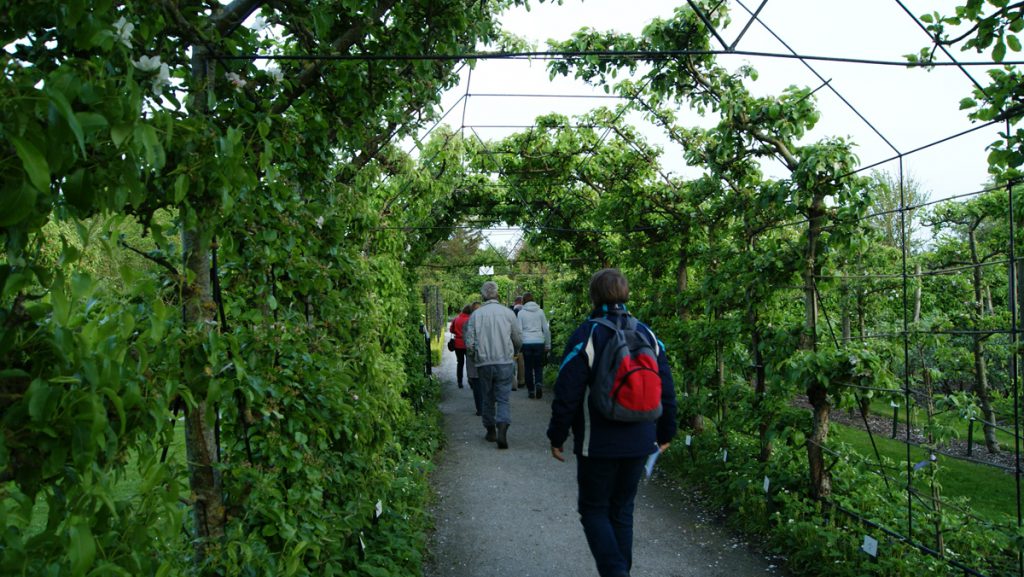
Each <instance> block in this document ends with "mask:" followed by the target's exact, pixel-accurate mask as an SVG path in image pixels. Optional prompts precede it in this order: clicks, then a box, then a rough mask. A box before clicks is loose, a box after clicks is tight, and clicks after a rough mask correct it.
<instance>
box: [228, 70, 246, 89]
mask: <svg viewBox="0 0 1024 577" xmlns="http://www.w3.org/2000/svg"><path fill="white" fill-rule="evenodd" d="M224 78H227V79H228V82H230V83H231V84H232V85H233V86H234V87H235V90H241V89H242V88H245V79H243V78H242V77H241V76H239V75H238V74H236V73H234V72H227V73H225V74H224Z"/></svg>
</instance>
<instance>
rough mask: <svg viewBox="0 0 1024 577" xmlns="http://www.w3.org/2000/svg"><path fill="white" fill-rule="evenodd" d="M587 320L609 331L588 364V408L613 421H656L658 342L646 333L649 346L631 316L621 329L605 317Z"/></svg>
mask: <svg viewBox="0 0 1024 577" xmlns="http://www.w3.org/2000/svg"><path fill="white" fill-rule="evenodd" d="M590 320H591V321H592V322H594V323H596V324H599V325H601V326H604V327H607V328H609V329H611V330H612V331H613V333H612V336H611V337H610V338H609V339H608V342H607V343H606V344H605V346H604V348H603V349H602V350H601V354H600V356H599V357H597V358H596V359H594V361H593V362H592V364H591V369H592V371H593V375H594V380H593V383H592V384H591V389H590V395H589V397H590V401H589V402H590V405H591V407H592V408H594V409H596V410H597V411H598V412H599V413H600V414H601V415H603V416H605V417H606V418H608V419H610V420H613V421H622V422H627V423H637V422H645V421H655V420H657V419H658V417H660V416H661V412H662V407H661V373H659V372H658V350H657V347H658V344H657V343H658V339H657V338H655V337H654V335H653V334H651V333H649V334H650V336H651V340H652V341H654V343H655V344H654V345H653V346H652V345H651V344H650V343H649V342H648V341H647V339H645V338H644V336H643V335H642V334H641V331H643V329H641V328H640V326H639V323H638V322H637V320H636V318H634V317H632V316H627V317H626V323H625V326H624V327H619V326H618V325H616V324H615V323H613V322H612V321H609V320H608V319H606V318H594V319H590Z"/></svg>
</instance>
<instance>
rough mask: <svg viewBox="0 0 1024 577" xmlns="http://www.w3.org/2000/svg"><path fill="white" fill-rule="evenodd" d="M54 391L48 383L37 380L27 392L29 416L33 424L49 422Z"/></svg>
mask: <svg viewBox="0 0 1024 577" xmlns="http://www.w3.org/2000/svg"><path fill="white" fill-rule="evenodd" d="M51 392H52V389H51V387H50V385H48V384H47V383H46V381H44V380H42V379H36V380H34V381H32V384H31V385H29V387H28V390H27V391H25V399H27V400H28V416H29V417H31V418H32V421H33V422H36V423H39V422H43V421H46V420H48V418H49V416H50V415H49V409H48V407H49V405H50V402H49V401H50V394H51Z"/></svg>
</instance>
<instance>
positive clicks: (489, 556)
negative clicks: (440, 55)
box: [424, 350, 781, 577]
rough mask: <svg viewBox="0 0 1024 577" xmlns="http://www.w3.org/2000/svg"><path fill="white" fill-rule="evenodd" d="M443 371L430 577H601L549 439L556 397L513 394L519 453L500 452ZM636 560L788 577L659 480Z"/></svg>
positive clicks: (649, 489) (449, 356) (660, 572)
mask: <svg viewBox="0 0 1024 577" xmlns="http://www.w3.org/2000/svg"><path fill="white" fill-rule="evenodd" d="M434 372H435V375H437V376H438V377H439V381H440V383H441V387H442V401H441V411H442V412H443V413H444V416H445V433H446V435H447V443H448V444H447V447H446V448H445V450H444V451H443V452H442V453H441V454H440V455H439V456H438V458H437V461H436V465H437V469H436V470H435V471H434V473H433V474H432V484H433V487H434V491H435V493H436V495H437V501H436V503H435V504H434V506H433V510H432V512H433V515H434V519H435V532H434V534H433V536H432V537H431V543H430V555H431V557H432V558H431V559H429V560H428V561H427V563H426V564H425V566H424V575H425V577H576V576H580V577H584V576H585V577H596V575H597V570H596V568H595V566H594V562H593V559H592V558H591V556H590V551H589V550H588V549H587V543H586V540H585V539H584V537H583V529H582V528H581V527H580V524H579V517H578V515H577V514H576V464H575V458H574V457H570V458H569V460H568V461H567V462H565V463H559V462H557V461H555V460H554V459H552V458H551V453H550V449H549V444H548V441H547V437H546V436H545V431H546V428H547V421H548V417H549V414H550V410H551V409H550V404H549V403H550V396H545V397H544V399H543V400H540V401H537V400H533V399H529V398H527V396H526V391H525V390H524V389H519V390H518V391H515V392H513V393H512V426H511V427H510V428H509V432H508V440H509V449H507V450H498V449H496V446H495V444H494V443H488V442H487V441H485V440H484V429H483V425H482V424H481V423H480V418H479V417H477V416H475V415H474V414H473V413H474V409H473V394H472V392H471V391H470V389H469V386H468V385H466V388H463V389H459V388H457V387H456V386H455V354H454V353H451V352H449V351H447V350H445V351H444V354H443V360H442V364H441V366H440V367H435V368H434ZM545 392H546V393H547V395H550V390H548V391H545ZM633 559H634V561H633V577H696V576H701V577H717V576H722V577H747V576H754V575H781V571H780V570H779V568H778V567H777V565H776V564H775V563H774V562H773V561H772V560H770V559H765V557H764V556H763V555H761V554H759V553H757V552H756V551H754V550H753V549H752V548H751V547H749V546H748V545H746V544H745V543H744V542H742V541H741V540H739V539H737V538H736V537H735V536H734V535H733V534H732V533H731V532H730V531H728V530H727V529H725V528H723V527H721V526H719V525H717V524H716V523H715V521H714V517H713V515H710V514H708V513H706V512H704V511H702V510H701V509H700V508H699V507H698V506H696V505H694V504H693V503H691V502H689V500H688V499H686V498H685V495H683V494H682V493H681V491H680V490H679V489H673V488H671V487H669V486H668V484H667V483H665V482H657V473H656V474H655V478H654V479H652V481H650V482H647V481H642V482H641V487H640V492H639V495H638V497H637V507H636V519H635V535H634V547H633Z"/></svg>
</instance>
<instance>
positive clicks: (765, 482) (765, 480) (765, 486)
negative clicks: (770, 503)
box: [764, 475, 771, 493]
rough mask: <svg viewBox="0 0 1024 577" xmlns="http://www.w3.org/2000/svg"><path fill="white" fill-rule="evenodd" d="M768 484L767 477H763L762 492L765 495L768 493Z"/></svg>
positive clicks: (769, 482)
mask: <svg viewBox="0 0 1024 577" xmlns="http://www.w3.org/2000/svg"><path fill="white" fill-rule="evenodd" d="M770 484H771V481H769V480H768V476H767V475H765V477H764V492H765V493H767V492H768V486H769V485H770Z"/></svg>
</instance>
